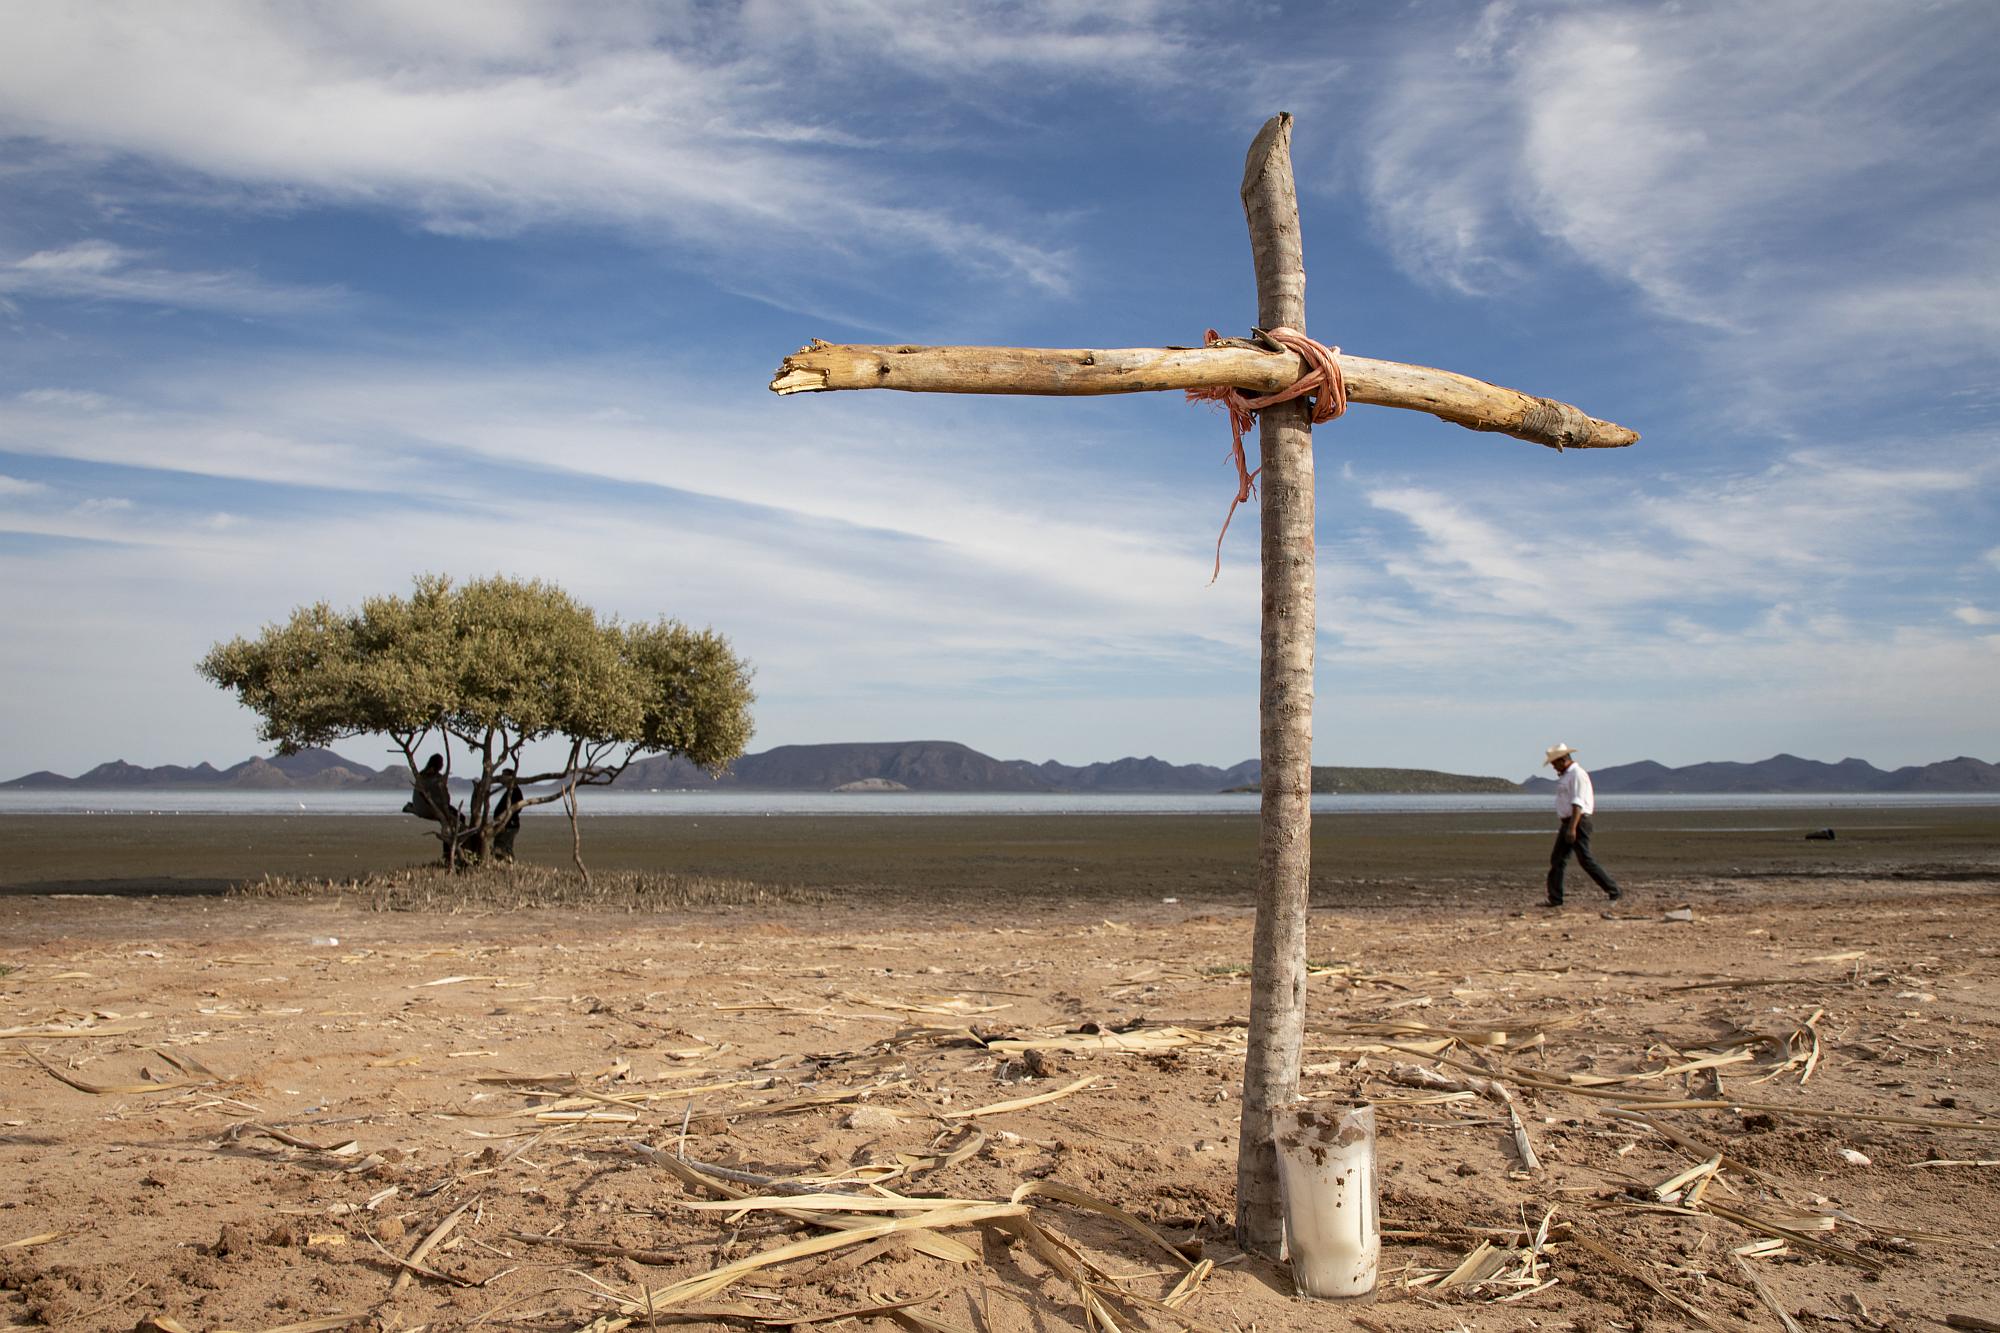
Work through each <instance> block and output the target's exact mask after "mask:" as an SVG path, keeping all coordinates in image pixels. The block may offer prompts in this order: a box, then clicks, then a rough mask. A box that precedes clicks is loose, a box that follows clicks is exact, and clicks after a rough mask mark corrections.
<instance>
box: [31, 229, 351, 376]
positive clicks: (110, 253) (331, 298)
mask: <svg viewBox="0 0 2000 1333" xmlns="http://www.w3.org/2000/svg"><path fill="white" fill-rule="evenodd" d="M142 259H143V256H142V255H139V254H137V253H135V252H133V251H131V250H128V249H126V248H125V247H123V246H120V245H115V244H113V243H112V242H110V241H103V240H90V241H79V242H77V243H76V244H74V245H68V246H63V247H60V248H57V249H50V250H37V251H35V252H34V253H32V254H28V255H23V256H21V257H20V258H17V259H11V260H6V259H0V294H11V295H14V296H38V297H60V298H71V299H81V300H95V301H131V302H137V303H139V304H143V305H158V306H171V307H175V308H178V309H186V310H213V311H222V312H226V313H230V314H243V315H282V314H301V313H306V312H314V311H323V310H326V309H328V308H330V307H332V306H336V305H339V304H340V303H342V302H343V301H344V300H345V299H346V298H345V295H344V294H343V293H342V292H341V291H340V290H339V289H337V288H333V287H291V286H286V285H284V284H277V283H268V282H264V281H261V280H260V279H258V278H257V277H255V276H254V275H252V274H248V273H240V272H200V271H192V270H185V269H169V268H155V267H148V266H146V265H145V264H143V263H142V262H141V261H142ZM21 397H22V398H23V399H24V400H26V401H28V402H32V403H40V404H61V403H64V402H68V403H71V404H74V405H82V406H88V405H90V404H91V402H92V400H93V399H94V398H95V397H96V395H92V394H89V393H79V392H78V391H75V390H65V389H30V390H28V391H27V392H26V393H24V394H22V395H21Z"/></svg>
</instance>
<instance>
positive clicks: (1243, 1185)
mask: <svg viewBox="0 0 2000 1333" xmlns="http://www.w3.org/2000/svg"><path fill="white" fill-rule="evenodd" d="M1243 211H1244V213H1245V215H1246V216H1247V217H1248V219H1249V223H1250V247H1251V252H1252V255H1253V257H1254V259H1255V262H1256V266H1257V322H1258V324H1259V325H1260V326H1261V327H1263V328H1267V329H1268V328H1276V327H1278V326H1280V325H1284V326H1288V327H1290V328H1294V329H1299V330H1304V329H1305V327H1306V301H1305V287H1306V275H1305V256H1304V251H1303V249H1302V247H1301V246H1300V243H1299V201H1298V193H1297V189H1296V187H1295V186H1294V184H1293V181H1292V118H1291V116H1290V114H1289V113H1280V114H1279V115H1277V116H1274V117H1272V118H1271V120H1269V121H1268V122H1266V124H1265V125H1264V128H1263V129H1262V130H1261V131H1259V132H1258V135H1257V138H1256V140H1255V141H1254V142H1253V143H1252V144H1251V145H1250V153H1249V157H1248V160H1247V161H1246V162H1245V163H1244V169H1243ZM1258 425H1259V433H1258V437H1257V439H1258V449H1259V454H1260V459H1259V461H1260V465H1261V466H1262V468H1263V474H1262V476H1261V477H1260V483H1261V485H1262V488H1263V489H1262V507H1261V510H1260V514H1261V519H1262V525H1263V534H1262V536H1263V589H1264V597H1263V605H1264V621H1263V672H1262V678H1261V688H1260V690H1259V698H1258V708H1259V723H1260V725H1259V743H1258V751H1259V755H1260V757H1261V759H1262V761H1263V770H1264V771H1263V779H1264V782H1263V820H1262V827H1261V834H1260V839H1259V844H1258V855H1257V927H1256V937H1255V942H1254V944H1253V947H1252V952H1251V982H1250V1046H1249V1051H1248V1054H1247V1056H1246V1058H1245V1060H1244V1067H1243V1120H1242V1124H1241V1127H1240V1129H1239V1134H1238V1144H1239V1146H1238V1149H1237V1159H1236V1235H1237V1241H1238V1243H1239V1244H1241V1245H1242V1246H1243V1247H1244V1249H1246V1250H1249V1251H1253V1252H1255V1253H1259V1254H1263V1255H1267V1256H1270V1257H1273V1258H1275V1257H1276V1256H1277V1255H1278V1253H1279V1250H1280V1247H1281V1246H1282V1245H1283V1243H1284V1235H1285V1223H1284V1207H1283V1201H1282V1200H1281V1198H1280V1197H1279V1193H1278V1163H1277V1154H1276V1150H1275V1148H1274V1147H1273V1146H1272V1142H1271V1111H1272V1109H1273V1108H1275V1107H1278V1106H1282V1105H1283V1104H1285V1103H1286V1102H1288V1101H1290V1100H1291V1099H1292V1098H1293V1097H1294V1096H1295V1095H1297V1092H1298V1084H1299V1051H1300V1047H1301V1045H1302V1043H1303V1040H1304V1034H1305V1006H1306V933H1305V930H1306V898H1307V892H1308V888H1309V885H1310V881H1311V875H1312V711H1313V636H1314V633H1315V630H1316V623H1317V616H1316V614H1315V611H1316V608H1315V603H1314V597H1315V593H1314V577H1313V574H1314V563H1315V559H1314V555H1315V553H1314V545H1313V519H1314V504H1313V456H1312V426H1311V424H1310V422H1309V421H1308V419H1307V410H1306V405H1305V400H1303V399H1294V400H1293V401H1291V402H1288V403H1281V404H1278V405H1277V406H1274V407H1271V408H1267V409H1265V411H1263V412H1262V413H1260V414H1259V417H1258Z"/></svg>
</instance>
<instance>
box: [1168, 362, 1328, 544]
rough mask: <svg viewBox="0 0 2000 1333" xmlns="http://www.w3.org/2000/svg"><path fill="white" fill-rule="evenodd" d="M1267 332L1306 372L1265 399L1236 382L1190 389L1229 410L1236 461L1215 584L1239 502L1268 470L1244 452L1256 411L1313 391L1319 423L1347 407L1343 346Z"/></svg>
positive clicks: (1192, 397)
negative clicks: (1254, 464)
mask: <svg viewBox="0 0 2000 1333" xmlns="http://www.w3.org/2000/svg"><path fill="white" fill-rule="evenodd" d="M1264 336H1265V337H1266V338H1267V339H1269V340H1270V341H1272V342H1274V343H1277V344H1278V345H1279V346H1280V347H1284V348H1287V349H1289V350H1290V351H1293V352H1296V353H1298V356H1299V360H1300V361H1301V362H1303V363H1304V364H1305V373H1304V374H1302V375H1300V376H1299V377H1298V379H1296V380H1294V381H1293V382H1292V383H1291V384H1290V385H1289V386H1288V387H1286V388H1283V389H1280V390H1278V391H1277V392H1276V393H1273V394H1266V395H1265V396H1264V397H1262V398H1252V397H1250V396H1249V395H1248V394H1246V393H1244V392H1243V390H1241V389H1238V388H1236V387H1235V386H1233V385H1219V386H1217V387H1215V388H1209V389H1189V390H1188V391H1187V396H1188V401H1189V402H1216V403H1221V404H1222V406H1223V407H1224V408H1225V409H1226V410H1227V411H1228V413H1229V435H1230V457H1231V459H1233V460H1234V462H1235V463H1236V498H1235V499H1234V500H1231V501H1230V502H1229V512H1228V513H1227V514H1225V515H1223V519H1222V531H1221V532H1219V533H1217V534H1216V537H1215V572H1214V573H1213V574H1210V575H1209V578H1208V581H1209V582H1210V583H1211V584H1212V583H1214V582H1215V581H1216V579H1218V578H1220V577H1221V576H1222V539H1223V538H1224V537H1227V536H1228V535H1229V522H1230V520H1231V519H1233V518H1235V517H1236V506H1237V505H1240V504H1242V503H1243V502H1244V501H1245V500H1248V499H1249V498H1250V497H1251V496H1252V495H1254V494H1256V490H1257V487H1256V482H1257V474H1258V473H1259V472H1262V471H1263V470H1264V467H1263V464H1262V463H1259V464H1258V465H1257V467H1256V468H1255V469H1252V468H1251V466H1250V460H1249V459H1248V458H1246V457H1244V454H1243V433H1244V432H1245V431H1247V430H1249V429H1250V423H1251V422H1253V421H1255V420H1256V419H1257V414H1258V413H1259V412H1261V411H1263V410H1264V409H1265V408H1267V407H1275V406H1277V405H1278V404H1279V403H1289V402H1290V401H1291V400H1292V399H1294V398H1302V397H1305V396H1307V395H1311V397H1312V401H1311V403H1310V404H1308V408H1309V412H1308V417H1309V419H1310V420H1311V422H1312V424H1313V425H1315V426H1318V425H1322V424H1324V423H1325V422H1328V421H1331V420H1333V419H1334V418H1335V417H1337V416H1339V415H1340V414H1341V413H1342V412H1345V411H1346V410H1347V381H1346V379H1345V378H1344V377H1342V375H1341V373H1340V361H1339V356H1340V349H1339V348H1338V347H1328V346H1327V345H1326V344H1324V343H1319V342H1314V341H1313V340H1312V339H1311V338H1308V337H1307V336H1306V335H1305V334H1303V333H1300V332H1299V331H1298V330H1297V329H1288V328H1283V327H1280V328H1275V329H1266V330H1265V331H1264ZM1221 341H1222V335H1221V334H1219V333H1217V332H1216V331H1215V330H1214V329H1210V330H1209V331H1208V337H1207V338H1205V339H1204V340H1203V343H1202V345H1203V346H1205V347H1207V346H1213V345H1214V344H1216V343H1218V342H1221Z"/></svg>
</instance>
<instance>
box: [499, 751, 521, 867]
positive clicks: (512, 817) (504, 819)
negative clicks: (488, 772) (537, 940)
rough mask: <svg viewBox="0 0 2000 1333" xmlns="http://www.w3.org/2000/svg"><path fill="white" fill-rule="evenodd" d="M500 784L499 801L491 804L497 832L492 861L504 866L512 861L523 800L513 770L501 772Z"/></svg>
mask: <svg viewBox="0 0 2000 1333" xmlns="http://www.w3.org/2000/svg"><path fill="white" fill-rule="evenodd" d="M500 784H501V785H500V799H499V800H497V801H495V802H494V803H493V823H494V825H495V826H496V828H497V830H498V831H497V832H495V833H494V835H493V859H494V860H495V861H497V862H500V863H501V864H503V865H505V864H512V862H513V860H514V837H515V835H516V834H518V833H520V831H521V806H522V804H523V801H524V798H523V797H522V795H521V784H520V783H519V782H518V781H516V780H515V777H514V770H513V769H511V768H509V769H503V770H502V771H501V773H500Z"/></svg>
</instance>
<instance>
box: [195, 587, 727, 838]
mask: <svg viewBox="0 0 2000 1333" xmlns="http://www.w3.org/2000/svg"><path fill="white" fill-rule="evenodd" d="M197 670H199V671H200V672H201V674H202V675H203V676H205V677H207V678H208V679H209V680H212V681H214V682H215V683H216V684H217V685H219V686H221V687H222V688H224V689H228V690H234V691H235V692H236V696H237V698H238V699H239V700H240V701H241V702H242V703H243V705H244V706H245V707H247V708H249V709H251V710H252V711H254V712H255V713H256V714H257V715H258V716H259V717H260V718H261V719H262V720H263V721H262V725H261V727H260V728H259V734H260V735H261V736H262V737H263V738H264V739H266V740H269V741H274V742H276V743H277V745H278V747H279V749H280V750H282V751H284V752H286V753H290V752H292V751H295V750H298V749H302V748H304V747H306V746H313V745H329V744H331V743H333V742H334V741H336V740H340V739H342V738H345V737H351V736H360V735H370V734H379V735H386V736H389V737H391V738H393V739H394V740H395V741H396V743H397V745H398V746H399V747H400V748H401V749H402V751H403V755H404V758H405V760H406V761H407V762H408V764H409V766H410V772H411V776H412V779H413V781H414V779H415V778H416V775H417V773H418V772H419V769H418V758H417V756H418V754H419V753H420V752H421V751H423V750H425V749H427V748H430V747H431V746H433V745H437V744H440V743H442V745H443V749H444V752H445V754H446V755H447V758H448V760H449V757H450V755H451V753H452V744H451V743H452V742H454V741H455V742H457V744H458V745H459V746H460V747H462V749H463V750H464V751H465V752H466V753H468V755H469V756H470V758H471V759H473V760H474V761H476V764H477V771H478V777H477V778H476V779H475V781H474V786H473V793H472V802H471V805H470V806H469V807H468V810H467V812H466V814H465V816H463V818H462V824H461V826H460V827H459V828H457V829H451V828H449V827H447V829H446V833H447V834H449V835H450V837H449V838H448V845H447V848H446V854H447V859H452V858H453V857H454V855H456V854H457V853H459V852H463V851H467V850H469V851H472V852H474V853H477V852H479V851H480V850H481V849H483V848H485V847H486V846H487V845H489V844H488V838H489V836H490V833H491V831H492V829H493V827H494V826H495V824H496V821H504V820H505V819H507V818H509V817H511V815H513V814H517V813H518V811H519V808H520V807H521V806H522V805H528V804H539V803H542V802H546V801H552V800H557V799H562V800H564V801H565V804H566V807H567V808H568V809H570V811H571V813H572V816H573V815H574V810H575V798H576V789H577V788H578V787H579V786H585V785H602V784H605V783H608V782H610V781H612V780H613V779H614V778H616V777H617V776H618V774H619V773H621V772H623V771H624V769H625V767H626V766H627V765H628V764H630V763H631V762H632V760H633V759H635V758H637V757H638V756H639V755H642V754H670V755H680V756H684V757H686V758H687V759H689V760H691V761H693V762H694V763H696V764H699V765H700V766H702V767H703V768H707V769H710V770H711V771H719V770H721V769H722V768H723V767H724V766H726V765H727V764H728V763H729V762H730V761H731V760H732V759H734V758H736V757H737V756H738V755H740V754H742V753H743V747H744V746H745V745H746V744H747V743H748V742H749V739H750V733H751V721H750V705H751V703H752V702H753V700H754V698H755V696H754V695H753V694H752V692H751V689H750V669H749V667H748V665H747V664H746V663H745V662H743V660H742V659H741V658H739V657H737V656H736V654H735V652H734V651H733V650H732V649H731V648H730V646H729V641H728V640H727V639H725V638H724V637H722V636H721V635H719V634H717V633H715V632H714V631H712V630H705V629H704V630H695V629H690V628H688V627H687V626H686V625H683V624H681V623H680V622H679V621H676V620H670V619H666V618H661V619H659V620H655V621H648V622H641V623H637V624H624V623H621V622H619V621H618V620H616V619H611V620H601V619H600V618H599V617H598V616H597V614H596V613H595V612H593V611H592V610H591V609H590V608H589V607H587V606H584V605H582V604H581V603H579V602H577V601H576V600H575V599H574V598H572V597H571V596H570V595H569V594H568V593H566V592H564V591H563V590H562V589H561V588H558V587H556V586H555V585H553V584H549V583H543V582H541V581H539V580H529V581H525V582H523V581H520V580H515V579H508V578H501V577H494V578H487V579H475V580H472V581H470V582H467V583H463V584H455V583H454V582H453V581H452V580H451V579H450V578H448V577H446V576H443V575H431V574H427V575H422V576H419V577H418V578H417V579H416V580H415V586H414V588H413V589H412V591H411V593H410V595H409V596H407V597H402V596H386V597H373V598H370V599H368V600H367V601H364V602H363V603H362V604H361V607H360V609H359V610H348V611H337V610H334V609H333V608H332V607H331V606H329V605H328V604H326V603H325V602H318V603H315V604H313V605H311V606H304V607H300V608H299V609H298V610H296V611H294V612H293V613H292V616H291V619H289V620H287V621H285V622H284V623H283V624H274V625H266V626H265V627H264V629H263V631H262V633H260V634H258V635H257V636H256V637H255V638H236V639H231V640H229V641H228V642H226V643H218V644H216V645H215V646H214V647H213V648H212V649H210V650H209V652H208V654H207V655H206V656H205V657H203V658H202V660H201V661H200V663H199V664H198V665H197ZM549 740H561V741H565V742H567V745H566V748H565V750H564V754H565V755H566V758H565V760H564V762H563V763H562V765H561V767H559V768H552V769H550V770H549V771H547V772H542V773H534V774H527V773H519V774H518V775H517V776H516V777H515V782H516V783H518V784H520V785H523V786H527V785H533V784H537V783H552V784H554V789H553V790H551V791H547V792H544V793H543V794H541V795H537V796H532V797H522V796H519V795H518V794H517V795H516V796H514V797H513V798H512V800H513V803H514V804H513V809H512V810H511V811H508V810H504V809H503V810H500V811H497V812H496V811H495V810H493V809H490V808H489V801H490V794H491V793H492V792H493V791H495V790H496V789H501V788H503V787H504V786H505V784H504V781H503V779H502V775H503V774H504V773H505V772H506V771H507V770H509V769H514V770H518V769H519V767H520V763H521V759H522V756H523V754H524V752H525V748H526V747H527V746H528V745H530V744H533V743H536V742H543V741H549ZM579 864H581V863H580V861H579Z"/></svg>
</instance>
